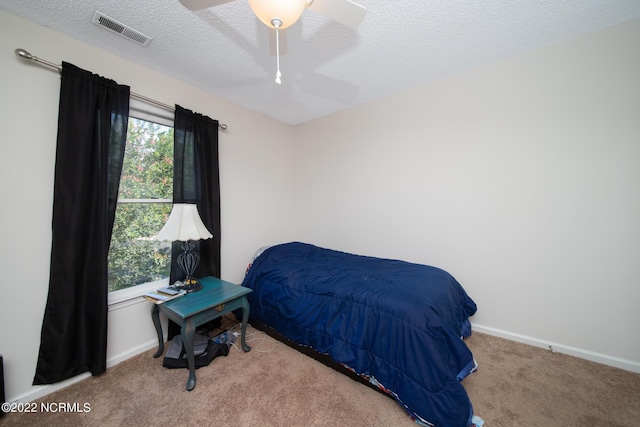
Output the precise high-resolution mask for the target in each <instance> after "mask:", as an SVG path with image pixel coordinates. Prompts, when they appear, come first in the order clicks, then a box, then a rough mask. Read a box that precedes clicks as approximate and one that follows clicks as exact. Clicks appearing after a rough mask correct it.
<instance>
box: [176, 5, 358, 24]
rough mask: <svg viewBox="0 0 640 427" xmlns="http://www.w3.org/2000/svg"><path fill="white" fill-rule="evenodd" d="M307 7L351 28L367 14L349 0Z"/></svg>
mask: <svg viewBox="0 0 640 427" xmlns="http://www.w3.org/2000/svg"><path fill="white" fill-rule="evenodd" d="M180 1H182V0H180ZM307 7H308V8H309V9H311V10H313V11H314V12H317V13H319V14H321V15H324V16H326V17H327V18H331V19H333V20H335V21H338V22H339V23H341V24H344V25H346V26H348V27H351V28H356V27H357V26H358V25H360V23H361V22H362V20H363V19H364V16H365V15H366V14H367V9H366V8H365V7H363V6H360V5H359V4H357V3H354V2H352V1H351V0H313V1H312V2H311V4H310V5H308V6H307Z"/></svg>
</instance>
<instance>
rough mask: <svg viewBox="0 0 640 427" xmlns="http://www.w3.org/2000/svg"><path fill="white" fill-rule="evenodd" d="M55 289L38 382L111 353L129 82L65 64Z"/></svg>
mask: <svg viewBox="0 0 640 427" xmlns="http://www.w3.org/2000/svg"><path fill="white" fill-rule="evenodd" d="M61 80H62V82H61V87H60V105H59V115H58V140H57V148H56V164H55V176H54V190H53V191H54V195H53V220H52V245H51V267H50V278H49V294H48V297H47V304H46V308H45V312H44V319H43V322H42V332H41V338H40V351H39V354H38V363H37V367H36V373H35V377H34V380H33V384H34V385H38V384H52V383H56V382H59V381H62V380H65V379H68V378H71V377H73V376H75V375H78V374H81V373H83V372H87V371H89V372H91V374H92V375H99V374H101V373H103V372H105V370H106V358H107V354H106V353H107V308H108V307H107V298H108V284H107V256H108V252H109V243H110V240H111V230H112V228H113V221H114V217H115V209H116V202H117V198H118V186H119V183H120V173H121V171H122V160H123V157H124V148H125V142H126V137H127V124H128V116H129V94H130V90H129V87H128V86H122V85H118V84H117V83H116V82H114V81H113V80H109V79H106V78H104V77H100V76H97V75H95V74H92V73H90V72H88V71H85V70H82V69H80V68H78V67H76V66H74V65H72V64H69V63H66V62H65V63H63V64H62V76H61Z"/></svg>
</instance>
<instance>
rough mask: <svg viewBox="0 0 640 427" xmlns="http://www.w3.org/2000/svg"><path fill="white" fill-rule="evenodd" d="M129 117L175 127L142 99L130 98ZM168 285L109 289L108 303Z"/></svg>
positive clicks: (165, 114)
mask: <svg viewBox="0 0 640 427" xmlns="http://www.w3.org/2000/svg"><path fill="white" fill-rule="evenodd" d="M129 117H130V118H134V119H139V120H146V121H149V122H154V123H158V124H160V125H163V126H168V127H170V128H174V129H175V123H174V117H173V116H172V115H171V114H170V112H168V111H167V110H164V109H161V108H159V107H155V106H152V105H149V104H146V103H143V102H142V101H139V100H136V99H133V98H132V99H131V100H130V104H129ZM141 202H146V203H173V200H170V199H122V200H118V203H141ZM165 286H169V278H168V277H167V278H166V279H161V280H156V281H153V282H147V283H141V284H139V285H135V286H131V287H130V288H125V289H118V290H116V291H109V293H108V305H109V306H112V305H115V304H120V303H123V302H126V301H130V300H134V299H138V298H140V297H141V296H142V295H144V294H145V293H147V292H149V291H155V290H156V289H158V288H163V287H165Z"/></svg>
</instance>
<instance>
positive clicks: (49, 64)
mask: <svg viewBox="0 0 640 427" xmlns="http://www.w3.org/2000/svg"><path fill="white" fill-rule="evenodd" d="M15 54H16V56H18V58H20V59H24V60H29V61H33V62H36V63H38V64H42V65H46V66H47V67H49V68H55V69H56V70H58V72H59V73H62V66H61V65H57V64H54V63H53V62H49V61H46V60H44V59H41V58H38V57H37V56H33V55H31V54H30V53H29V52H27V51H26V50H24V49H16V50H15ZM130 95H131V97H133V98H136V99H139V100H140V101H144V102H146V103H148V104H152V105H155V106H158V107H161V108H164V109H165V110H169V111H176V110H175V108H173V107H172V106H171V105H168V104H164V103H162V102H160V101H156V100H155V99H151V98H147V97H146V96H143V95H140V94H137V93H135V92H130ZM218 127H219V128H220V129H223V130H224V129H227V125H225V124H224V123H219V124H218Z"/></svg>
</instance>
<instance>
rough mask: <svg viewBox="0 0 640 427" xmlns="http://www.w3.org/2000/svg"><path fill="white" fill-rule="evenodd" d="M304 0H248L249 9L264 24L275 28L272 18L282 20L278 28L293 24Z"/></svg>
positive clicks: (300, 13)
mask: <svg viewBox="0 0 640 427" xmlns="http://www.w3.org/2000/svg"><path fill="white" fill-rule="evenodd" d="M305 4H306V1H305V0H249V6H251V10H253V13H255V14H256V16H257V17H258V19H260V20H261V21H262V22H263V23H264V24H265V25H266V26H268V27H271V28H275V26H274V25H273V23H272V22H271V21H272V20H273V19H274V18H277V19H279V20H280V21H281V22H282V25H281V26H280V27H279V28H280V29H284V28H287V27H288V26H290V25H293V24H294V23H295V22H296V21H297V20H298V18H300V16H302V12H304V7H305Z"/></svg>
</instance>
